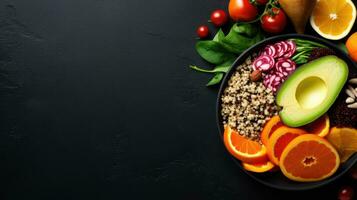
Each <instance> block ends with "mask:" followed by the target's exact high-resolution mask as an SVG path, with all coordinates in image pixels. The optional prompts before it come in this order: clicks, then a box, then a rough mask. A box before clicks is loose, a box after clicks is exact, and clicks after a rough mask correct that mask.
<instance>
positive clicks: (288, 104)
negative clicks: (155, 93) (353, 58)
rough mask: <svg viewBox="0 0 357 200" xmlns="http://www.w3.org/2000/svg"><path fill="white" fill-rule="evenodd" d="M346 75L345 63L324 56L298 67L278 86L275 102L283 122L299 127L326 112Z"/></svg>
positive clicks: (346, 67) (343, 82) (332, 57)
mask: <svg viewBox="0 0 357 200" xmlns="http://www.w3.org/2000/svg"><path fill="white" fill-rule="evenodd" d="M347 77H348V66H347V64H346V63H345V62H344V61H343V60H341V59H340V58H338V57H336V56H325V57H322V58H319V59H316V60H314V61H311V62H309V63H307V64H304V65H302V66H300V67H299V68H297V69H296V70H295V72H294V73H293V74H292V75H291V76H289V78H288V79H287V80H286V81H285V82H284V83H283V85H282V86H281V87H280V89H279V91H278V93H277V96H276V103H277V104H278V105H279V106H281V107H283V108H282V110H281V111H280V113H279V115H280V118H281V119H282V121H283V122H284V124H286V125H288V126H291V127H299V126H303V125H306V124H308V123H310V122H313V121H315V120H316V119H318V118H319V117H320V116H322V115H323V114H325V113H326V112H327V111H328V109H329V108H330V107H331V105H332V104H333V103H334V101H335V100H336V98H337V97H338V95H339V93H340V91H341V90H342V88H343V86H344V84H345V82H346V81H347Z"/></svg>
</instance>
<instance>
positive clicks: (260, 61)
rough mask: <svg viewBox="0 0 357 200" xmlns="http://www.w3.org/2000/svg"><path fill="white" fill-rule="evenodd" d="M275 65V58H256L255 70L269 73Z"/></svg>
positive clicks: (262, 56)
mask: <svg viewBox="0 0 357 200" xmlns="http://www.w3.org/2000/svg"><path fill="white" fill-rule="evenodd" d="M274 65H275V60H274V58H273V57H271V56H268V55H261V56H259V57H258V58H256V59H255V60H254V62H253V69H254V70H256V69H259V70H261V71H268V70H270V69H271V68H273V67H274Z"/></svg>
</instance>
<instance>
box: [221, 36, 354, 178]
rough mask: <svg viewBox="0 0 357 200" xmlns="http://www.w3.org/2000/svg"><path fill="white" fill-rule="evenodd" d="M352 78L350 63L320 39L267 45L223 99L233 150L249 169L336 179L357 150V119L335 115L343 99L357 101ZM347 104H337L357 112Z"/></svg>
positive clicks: (232, 78)
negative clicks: (345, 120)
mask: <svg viewBox="0 0 357 200" xmlns="http://www.w3.org/2000/svg"><path fill="white" fill-rule="evenodd" d="M257 71H258V74H260V75H259V76H257V75H256V74H257V73H256V72H257ZM354 73H355V72H354ZM349 75H353V72H351V73H350V72H349V67H348V65H347V64H346V62H345V61H344V60H342V59H340V58H338V57H337V56H335V53H334V51H332V50H331V49H329V48H327V47H326V46H324V45H322V44H320V43H317V42H314V41H310V40H302V39H297V38H291V39H288V40H283V41H278V42H276V43H272V44H268V45H266V46H263V47H262V48H261V50H259V51H258V52H255V53H252V55H251V56H250V57H248V58H247V59H246V61H245V62H244V63H243V64H241V65H239V66H238V67H237V70H236V71H235V72H234V73H233V75H231V76H230V79H229V80H228V85H227V86H226V88H225V89H224V90H223V93H222V95H221V97H220V99H221V111H220V112H221V116H222V119H223V121H222V123H223V124H222V125H223V126H224V127H225V131H224V134H223V135H224V136H223V138H224V144H225V146H226V148H227V150H228V151H229V152H230V153H231V154H232V155H233V156H234V157H235V158H237V159H238V160H240V161H241V162H242V166H243V168H244V169H246V170H247V171H251V172H256V173H264V172H266V173H283V174H284V175H285V176H286V177H287V178H288V179H290V180H292V181H298V182H313V181H320V180H323V179H326V178H328V177H330V176H332V175H333V174H334V173H335V172H336V171H337V170H338V168H339V166H340V164H341V162H342V163H343V162H346V161H347V160H348V159H349V158H350V157H351V156H352V155H353V154H354V153H355V152H357V121H353V122H352V123H351V124H348V125H345V124H339V121H338V120H335V118H333V119H330V117H329V115H333V114H335V113H332V112H330V111H329V110H330V108H331V107H332V105H333V104H334V103H335V102H336V99H337V98H338V97H342V98H348V99H355V98H357V89H355V88H354V87H356V86H355V85H357V78H351V79H349V80H348V76H349ZM354 76H355V75H354ZM257 77H258V78H257ZM346 83H347V84H346ZM346 102H347V100H346ZM346 102H345V101H342V102H336V103H337V104H343V105H344V106H345V107H346V108H347V110H348V111H345V112H347V113H348V115H349V117H352V118H353V117H357V109H356V108H357V107H354V106H351V105H353V104H348V105H347V106H346ZM332 111H333V110H332ZM337 114H338V113H337ZM279 169H280V170H279Z"/></svg>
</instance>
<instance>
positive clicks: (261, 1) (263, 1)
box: [255, 0, 269, 5]
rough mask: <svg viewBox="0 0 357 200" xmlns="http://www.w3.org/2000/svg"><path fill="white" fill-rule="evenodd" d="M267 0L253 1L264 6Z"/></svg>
mask: <svg viewBox="0 0 357 200" xmlns="http://www.w3.org/2000/svg"><path fill="white" fill-rule="evenodd" d="M268 1H269V0H255V2H257V3H258V4H259V5H265V4H267V3H268Z"/></svg>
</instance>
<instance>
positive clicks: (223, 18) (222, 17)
mask: <svg viewBox="0 0 357 200" xmlns="http://www.w3.org/2000/svg"><path fill="white" fill-rule="evenodd" d="M227 21H228V16H227V14H226V12H224V10H221V9H218V10H215V11H213V12H212V13H211V22H212V23H213V24H214V25H215V26H218V27H220V26H223V25H224V24H226V23H227Z"/></svg>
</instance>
